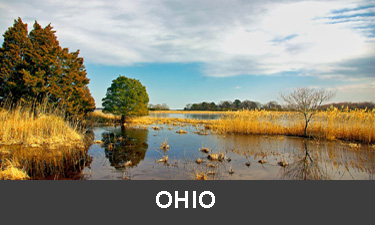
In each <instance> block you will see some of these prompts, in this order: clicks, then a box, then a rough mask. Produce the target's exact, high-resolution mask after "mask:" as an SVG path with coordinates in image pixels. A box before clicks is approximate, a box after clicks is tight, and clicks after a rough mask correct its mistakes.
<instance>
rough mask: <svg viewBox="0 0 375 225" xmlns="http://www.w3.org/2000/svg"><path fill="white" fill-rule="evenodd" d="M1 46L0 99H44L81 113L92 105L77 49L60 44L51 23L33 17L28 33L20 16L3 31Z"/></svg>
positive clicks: (73, 112) (85, 111)
mask: <svg viewBox="0 0 375 225" xmlns="http://www.w3.org/2000/svg"><path fill="white" fill-rule="evenodd" d="M3 36H4V43H3V46H2V47H1V48H0V99H7V98H11V100H12V101H13V102H19V101H20V102H30V101H33V102H36V103H37V104H39V103H41V102H42V101H43V100H44V99H48V101H49V102H50V103H52V104H54V105H55V106H59V107H61V108H63V109H65V111H66V114H67V115H68V116H73V115H74V116H78V117H82V116H83V115H84V114H86V113H87V112H89V111H92V110H93V109H94V108H95V102H94V99H93V97H92V96H91V93H90V91H89V89H88V86H87V85H88V83H89V79H88V78H87V77H86V74H87V73H86V70H85V67H84V65H83V58H81V57H79V56H78V55H79V51H76V52H72V53H69V50H68V49H67V48H64V49H63V48H61V47H60V45H59V42H58V40H57V37H56V35H55V31H53V27H52V26H51V25H50V24H49V25H48V26H46V27H45V28H42V27H41V26H40V25H39V24H38V23H37V22H36V21H35V23H34V26H33V30H32V31H30V33H28V30H27V24H24V23H23V22H22V20H21V18H18V20H15V21H14V25H13V27H10V28H9V29H8V30H7V31H6V32H5V33H4V35H3Z"/></svg>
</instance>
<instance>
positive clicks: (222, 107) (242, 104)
mask: <svg viewBox="0 0 375 225" xmlns="http://www.w3.org/2000/svg"><path fill="white" fill-rule="evenodd" d="M330 107H336V108H339V109H342V108H344V109H346V108H348V109H350V110H353V109H366V108H367V109H373V108H374V107H375V103H374V102H340V103H330V104H325V105H322V106H320V107H319V109H321V110H326V109H328V108H330ZM240 109H249V110H254V109H265V110H278V111H282V110H287V109H288V107H287V106H282V105H280V104H279V103H278V102H276V101H270V102H267V103H265V104H261V103H260V102H257V101H250V100H244V101H240V100H239V99H236V100H234V101H233V102H232V101H220V102H219V103H218V104H216V103H215V102H201V103H193V104H187V105H186V107H185V108H184V110H187V111H228V110H233V111H236V110H240Z"/></svg>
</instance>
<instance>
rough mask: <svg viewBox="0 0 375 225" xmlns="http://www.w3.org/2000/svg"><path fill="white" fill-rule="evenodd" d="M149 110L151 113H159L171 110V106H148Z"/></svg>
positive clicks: (164, 104)
mask: <svg viewBox="0 0 375 225" xmlns="http://www.w3.org/2000/svg"><path fill="white" fill-rule="evenodd" d="M148 110H150V111H155V110H158V111H162V110H169V106H168V105H167V104H166V103H163V104H156V105H153V104H148Z"/></svg>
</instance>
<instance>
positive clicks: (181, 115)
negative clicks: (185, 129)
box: [150, 112, 222, 120]
mask: <svg viewBox="0 0 375 225" xmlns="http://www.w3.org/2000/svg"><path fill="white" fill-rule="evenodd" d="M221 115H222V114H221V113H214V114H212V113H211V114H210V113H207V114H205V113H152V112H151V113H150V116H151V117H163V118H181V119H199V120H216V119H219V118H220V117H221Z"/></svg>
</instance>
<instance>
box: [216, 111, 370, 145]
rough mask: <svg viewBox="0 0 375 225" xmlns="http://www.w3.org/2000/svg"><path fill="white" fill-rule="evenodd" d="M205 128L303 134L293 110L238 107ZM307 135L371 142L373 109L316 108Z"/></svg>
mask: <svg viewBox="0 0 375 225" xmlns="http://www.w3.org/2000/svg"><path fill="white" fill-rule="evenodd" d="M209 128H210V129H212V130H216V131H217V132H218V133H237V134H265V135H292V136H303V135H304V119H303V117H302V116H301V115H300V114H298V113H296V112H277V111H272V112H271V111H265V110H241V111H237V112H227V113H226V114H224V115H223V116H222V117H221V118H220V119H218V120H214V121H213V123H212V124H210V125H209ZM308 136H310V137H317V138H322V139H328V140H336V139H340V140H346V141H353V142H363V143H374V141H375V110H371V111H369V110H338V109H337V108H331V109H329V110H327V111H321V112H318V113H317V114H316V115H315V116H314V117H313V120H312V121H311V123H310V124H309V126H308Z"/></svg>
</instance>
